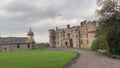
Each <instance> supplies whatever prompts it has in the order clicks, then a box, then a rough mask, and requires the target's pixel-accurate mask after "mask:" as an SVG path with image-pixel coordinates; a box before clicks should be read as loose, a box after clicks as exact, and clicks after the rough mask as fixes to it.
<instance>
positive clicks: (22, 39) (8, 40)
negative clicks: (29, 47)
mask: <svg viewBox="0 0 120 68" xmlns="http://www.w3.org/2000/svg"><path fill="white" fill-rule="evenodd" d="M16 43H21V44H22V43H29V42H28V41H27V37H1V38H0V45H9V44H16Z"/></svg>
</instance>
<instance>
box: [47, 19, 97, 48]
mask: <svg viewBox="0 0 120 68" xmlns="http://www.w3.org/2000/svg"><path fill="white" fill-rule="evenodd" d="M96 30H97V26H96V21H83V22H81V24H80V25H78V26H72V27H70V25H67V28H64V29H58V27H56V30H54V29H49V42H50V47H73V48H84V47H91V45H92V42H93V41H94V40H95V39H96Z"/></svg>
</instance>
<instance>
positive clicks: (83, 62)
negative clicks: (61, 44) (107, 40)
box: [50, 48, 120, 68]
mask: <svg viewBox="0 0 120 68" xmlns="http://www.w3.org/2000/svg"><path fill="white" fill-rule="evenodd" d="M50 49H52V50H72V51H76V52H78V53H79V54H80V57H78V59H77V60H76V61H75V62H72V64H69V65H68V66H67V67H66V68H120V60H117V59H111V58H108V57H106V56H104V55H102V54H100V53H97V52H93V51H86V50H80V49H72V48H50Z"/></svg>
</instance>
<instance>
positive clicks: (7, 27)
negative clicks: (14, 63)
mask: <svg viewBox="0 0 120 68" xmlns="http://www.w3.org/2000/svg"><path fill="white" fill-rule="evenodd" d="M95 8H96V4H95V0H11V2H9V3H8V4H6V5H5V6H3V7H1V8H0V11H5V12H6V13H7V14H8V15H6V14H5V15H4V16H0V27H1V28H0V31H1V32H4V33H23V32H26V31H27V29H28V28H29V27H32V28H33V31H35V33H37V35H38V34H43V35H44V34H46V33H48V29H49V28H55V27H56V26H58V27H63V26H64V24H63V23H62V21H61V23H60V24H61V25H54V24H55V23H56V22H54V20H65V21H66V20H72V19H77V20H84V19H89V20H92V19H93V16H91V15H94V12H93V11H94V10H95ZM49 19H50V20H53V21H49ZM49 22H50V23H49ZM38 23H39V26H34V25H33V24H38ZM51 23H52V24H51ZM78 24H79V22H78ZM65 26H66V25H65Z"/></svg>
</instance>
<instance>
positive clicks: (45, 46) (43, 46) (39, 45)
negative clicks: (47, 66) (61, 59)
mask: <svg viewBox="0 0 120 68" xmlns="http://www.w3.org/2000/svg"><path fill="white" fill-rule="evenodd" d="M48 47H49V44H48V43H37V44H36V46H35V48H36V49H46V48H48Z"/></svg>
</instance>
